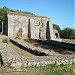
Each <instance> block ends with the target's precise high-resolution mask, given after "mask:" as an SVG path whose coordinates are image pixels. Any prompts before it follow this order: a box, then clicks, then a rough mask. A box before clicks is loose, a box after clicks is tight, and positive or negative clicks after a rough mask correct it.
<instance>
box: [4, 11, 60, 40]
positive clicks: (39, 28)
mask: <svg viewBox="0 0 75 75" xmlns="http://www.w3.org/2000/svg"><path fill="white" fill-rule="evenodd" d="M3 34H4V35H7V36H8V37H10V38H17V37H24V38H25V39H27V38H31V39H45V40H46V39H47V40H52V39H55V38H56V37H55V32H54V29H53V25H52V23H51V19H50V18H48V17H45V16H38V15H33V14H24V13H17V12H7V14H6V16H5V21H4V25H3ZM57 37H59V35H58V33H57Z"/></svg>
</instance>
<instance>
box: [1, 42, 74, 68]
mask: <svg viewBox="0 0 75 75" xmlns="http://www.w3.org/2000/svg"><path fill="white" fill-rule="evenodd" d="M27 47H28V46H27ZM0 53H2V57H3V62H4V65H5V66H9V67H13V68H14V69H18V68H21V67H28V66H45V65H47V64H57V65H60V64H64V65H65V64H73V63H75V55H59V54H57V55H52V56H30V57H24V56H22V57H21V56H20V55H19V54H18V53H16V52H15V50H13V49H12V48H11V47H9V45H7V44H6V43H2V42H0Z"/></svg>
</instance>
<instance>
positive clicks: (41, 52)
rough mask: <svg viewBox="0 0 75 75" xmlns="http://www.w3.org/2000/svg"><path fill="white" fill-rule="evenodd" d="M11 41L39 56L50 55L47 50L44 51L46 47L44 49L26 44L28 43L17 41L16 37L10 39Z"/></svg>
mask: <svg viewBox="0 0 75 75" xmlns="http://www.w3.org/2000/svg"><path fill="white" fill-rule="evenodd" d="M10 42H12V43H13V44H15V45H16V46H18V47H19V48H21V49H23V50H26V51H28V52H30V53H32V54H34V55H37V56H47V55H49V54H48V52H47V51H44V49H43V50H42V49H41V48H40V50H39V49H37V48H36V47H35V46H31V45H29V46H28V45H26V44H23V43H22V42H21V41H17V40H15V39H10Z"/></svg>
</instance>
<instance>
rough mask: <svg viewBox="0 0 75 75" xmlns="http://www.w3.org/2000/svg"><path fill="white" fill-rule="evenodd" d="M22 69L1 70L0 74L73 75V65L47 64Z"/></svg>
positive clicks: (74, 73)
mask: <svg viewBox="0 0 75 75" xmlns="http://www.w3.org/2000/svg"><path fill="white" fill-rule="evenodd" d="M22 69H23V71H8V72H2V73H1V74H2V75H75V72H74V71H73V70H75V65H74V64H72V65H60V66H58V65H47V66H41V67H36V66H35V67H27V68H22Z"/></svg>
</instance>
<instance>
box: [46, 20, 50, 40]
mask: <svg viewBox="0 0 75 75" xmlns="http://www.w3.org/2000/svg"><path fill="white" fill-rule="evenodd" d="M46 38H47V40H50V27H49V21H47V25H46Z"/></svg>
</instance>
